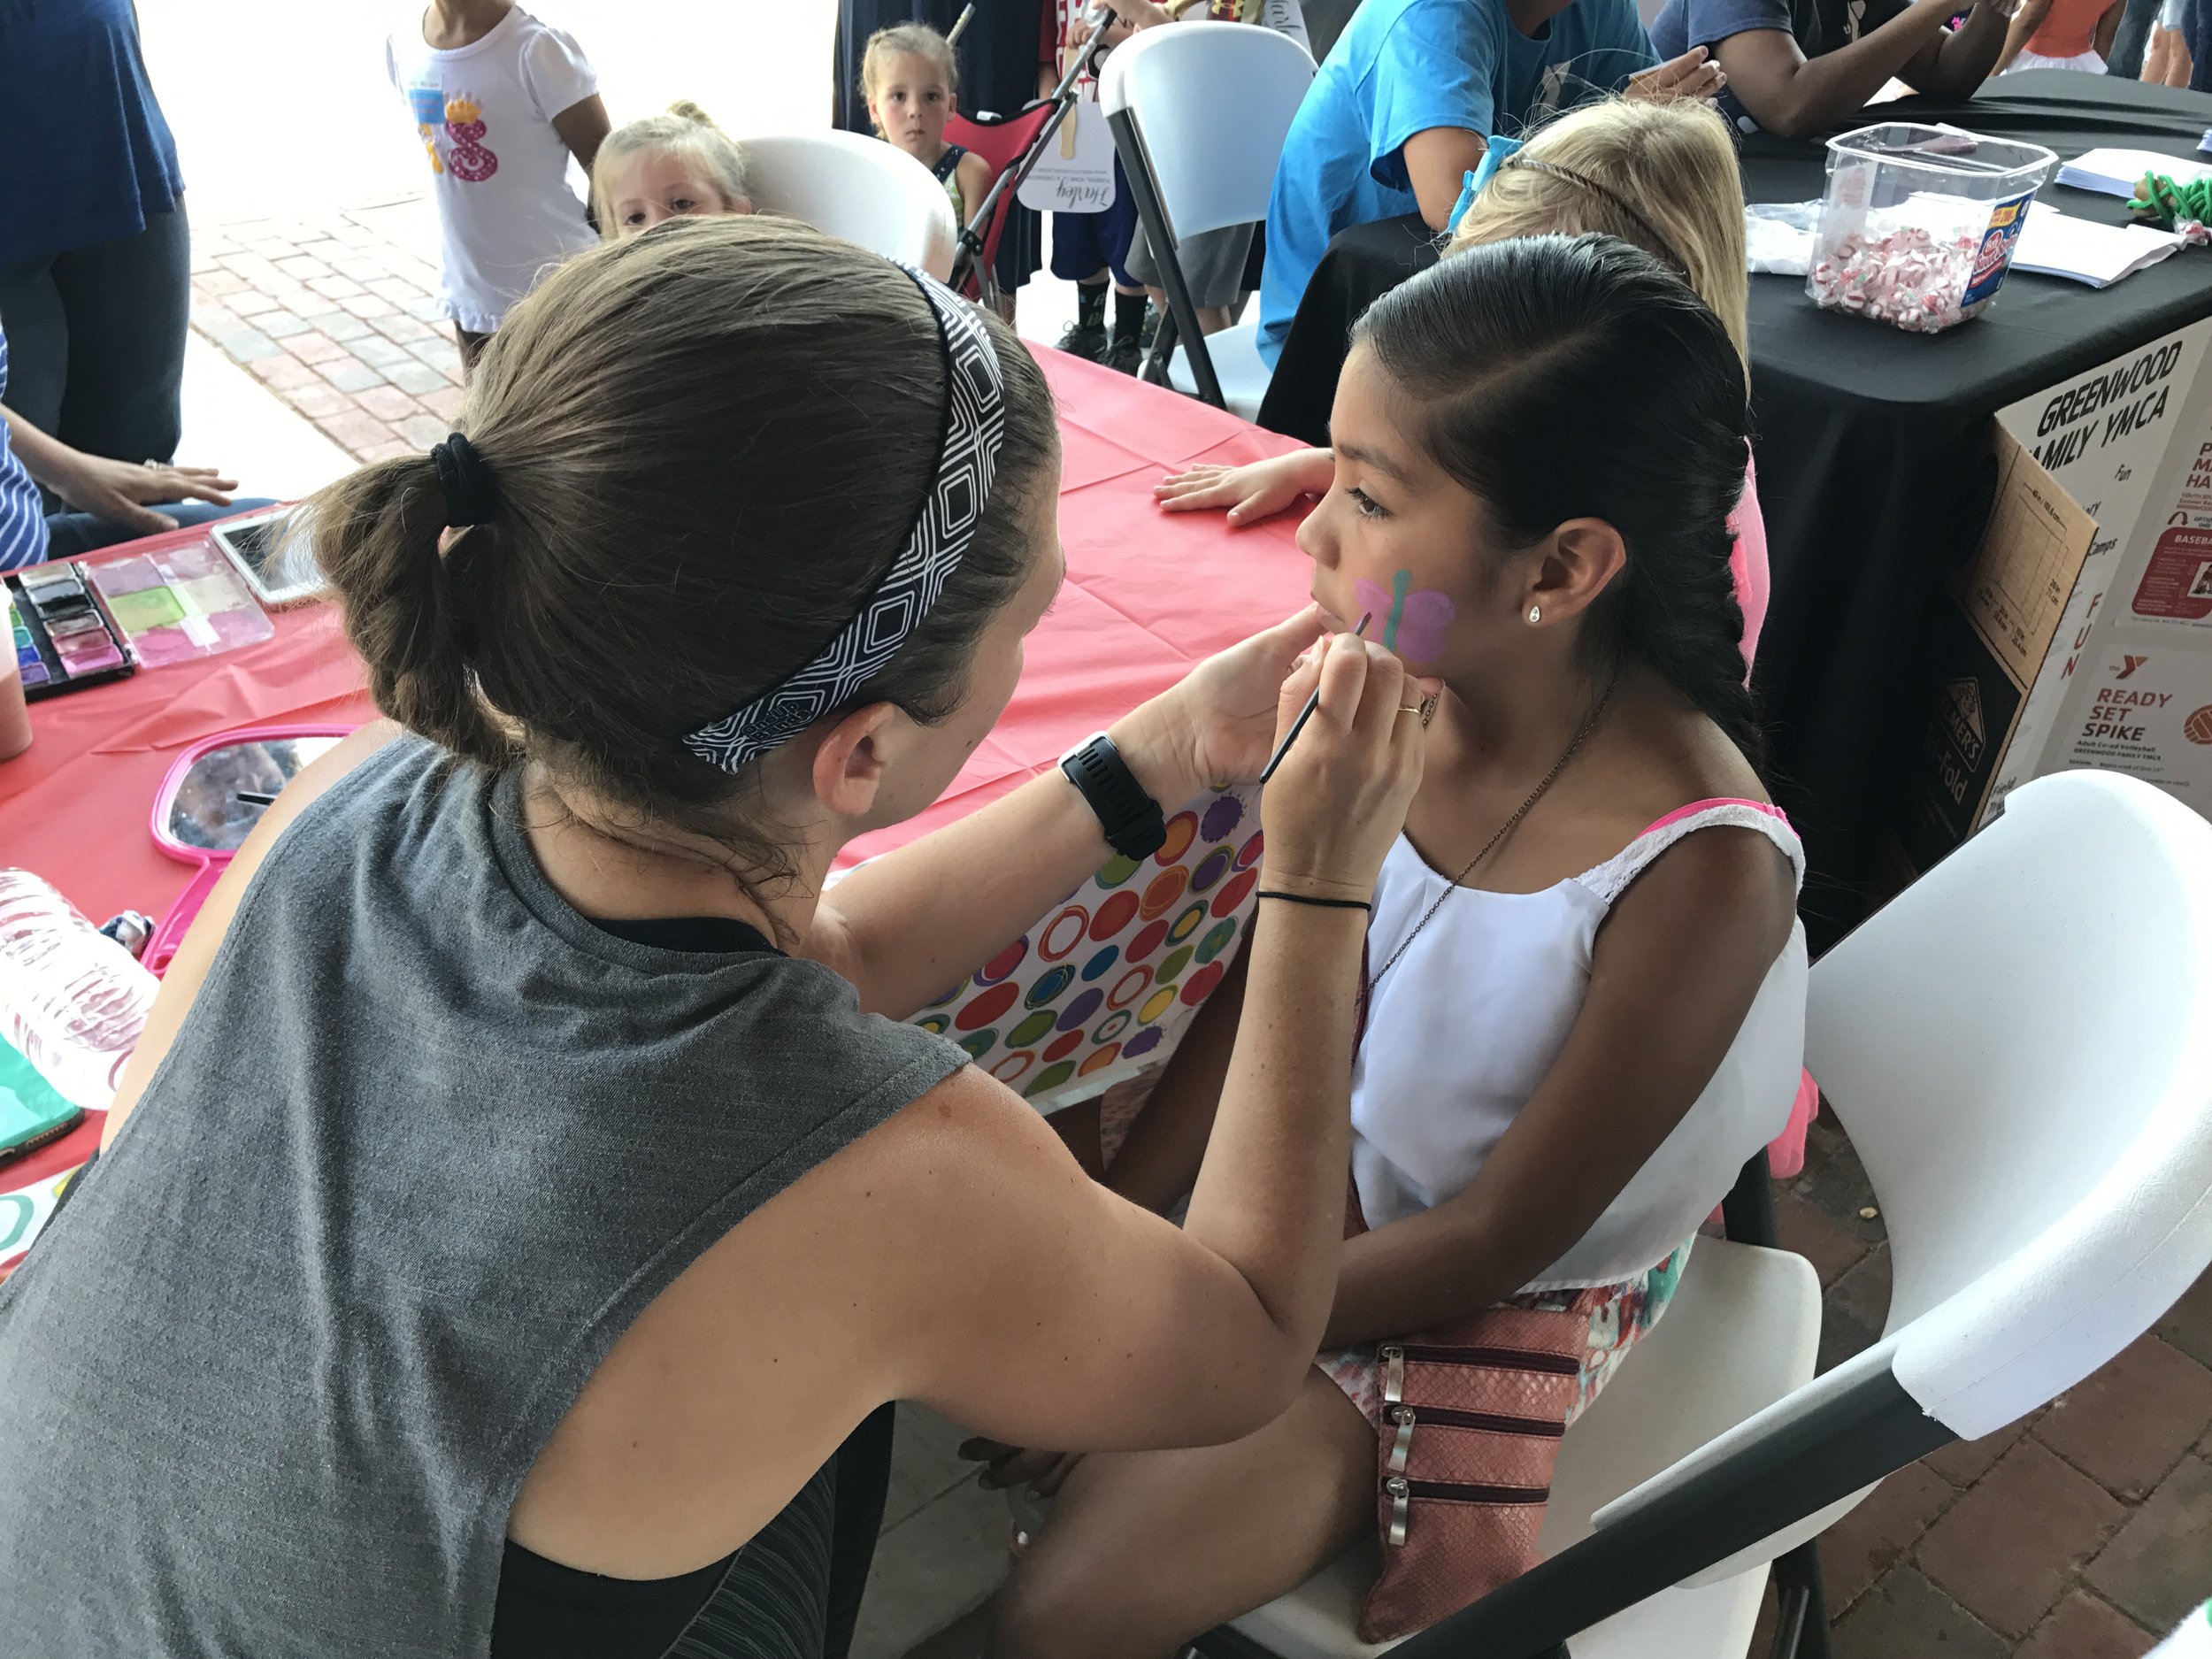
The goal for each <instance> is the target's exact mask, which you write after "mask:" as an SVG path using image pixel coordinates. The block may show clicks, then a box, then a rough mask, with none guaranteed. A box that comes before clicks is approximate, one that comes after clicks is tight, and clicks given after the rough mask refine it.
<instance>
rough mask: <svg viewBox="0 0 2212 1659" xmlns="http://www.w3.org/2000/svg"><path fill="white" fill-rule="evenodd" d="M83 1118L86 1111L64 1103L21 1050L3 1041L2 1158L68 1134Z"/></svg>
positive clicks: (0, 1040)
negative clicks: (71, 1127)
mask: <svg viewBox="0 0 2212 1659" xmlns="http://www.w3.org/2000/svg"><path fill="white" fill-rule="evenodd" d="M83 1116H84V1108H82V1107H81V1106H79V1105H77V1104H76V1103H74V1102H71V1101H66V1100H64V1099H63V1098H62V1096H61V1093H60V1091H59V1090H58V1089H57V1088H55V1087H54V1086H53V1085H52V1084H51V1083H49V1082H48V1081H47V1080H46V1079H44V1078H43V1077H42V1076H40V1075H39V1072H38V1070H37V1068H36V1067H35V1066H34V1065H32V1064H31V1063H30V1061H28V1060H27V1059H26V1058H25V1057H24V1056H23V1054H22V1051H21V1050H19V1048H16V1047H15V1045H14V1044H12V1043H11V1042H9V1041H6V1040H5V1039H4V1038H0V1158H8V1157H12V1156H15V1155H16V1154H17V1153H19V1152H28V1151H29V1150H30V1149H31V1148H33V1147H35V1146H42V1145H43V1144H44V1143H45V1142H47V1141H51V1140H53V1139H54V1138H55V1137H56V1136H58V1135H62V1134H65V1133H68V1131H69V1128H70V1125H73V1124H74V1123H75V1122H76V1121H77V1119H79V1118H81V1117H83Z"/></svg>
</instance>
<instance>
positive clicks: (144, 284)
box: [0, 197, 192, 462]
mask: <svg viewBox="0 0 2212 1659" xmlns="http://www.w3.org/2000/svg"><path fill="white" fill-rule="evenodd" d="M191 316H192V236H191V229H190V227H189V226H188V223H187V222H186V219H185V216H184V202H183V200H182V198H181V197H180V198H179V200H178V202H177V204H176V206H175V207H174V208H173V209H172V210H171V211H168V212H166V213H150V214H148V215H147V216H146V228H145V229H144V230H142V231H141V232H139V233H138V234H136V235H135V236H126V237H123V238H122V239H121V240H119V241H117V242H101V243H98V244H97V245H96V246H94V247H90V248H75V249H72V250H70V251H69V252H67V253H60V254H54V255H51V256H50V257H46V258H42V259H34V260H31V261H28V262H27V263H25V264H21V265H0V329H4V330H5V331H6V333H7V336H8V387H7V391H6V393H5V395H4V396H0V403H6V404H7V406H8V407H9V408H10V409H12V410H13V411H15V412H16V413H17V414H19V415H20V416H22V417H23V419H26V420H27V421H29V422H30V423H31V425H33V426H36V427H37V428H38V429H39V430H40V431H41V432H43V433H45V434H48V435H49V436H51V437H55V438H58V439H60V440H61V441H62V442H64V443H65V444H68V445H69V446H70V447H71V448H73V449H82V450H83V451H84V452H85V453H86V454H88V455H99V456H105V457H108V458H109V459H110V460H114V461H164V462H166V461H170V460H173V459H174V458H175V456H176V452H177V440H178V437H179V436H180V434H181V433H182V431H183V424H184V415H183V403H182V392H183V385H184V341H185V333H186V330H187V329H188V327H189V326H190V323H191Z"/></svg>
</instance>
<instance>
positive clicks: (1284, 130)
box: [1098, 23, 1313, 420]
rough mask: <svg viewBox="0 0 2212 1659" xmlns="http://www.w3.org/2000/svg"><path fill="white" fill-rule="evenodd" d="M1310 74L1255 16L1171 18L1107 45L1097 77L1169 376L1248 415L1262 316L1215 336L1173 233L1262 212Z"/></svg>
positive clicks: (1253, 218)
mask: <svg viewBox="0 0 2212 1659" xmlns="http://www.w3.org/2000/svg"><path fill="white" fill-rule="evenodd" d="M1312 81H1313V59H1312V58H1310V57H1309V56H1308V55H1307V53H1306V50H1305V49H1304V48H1303V47H1302V46H1300V45H1299V44H1298V42H1295V41H1294V40H1292V39H1290V38H1289V36H1287V35H1278V34H1277V33H1275V31H1274V30H1272V29H1270V28H1265V27H1261V26H1259V25H1257V24H1252V23H1175V24H1170V25H1167V26H1164V27H1159V28H1151V29H1145V30H1143V31H1141V32H1140V33H1139V34H1137V35H1133V36H1131V37H1130V38H1129V39H1128V40H1126V41H1125V42H1122V43H1121V44H1120V45H1119V46H1117V47H1116V48H1114V50H1113V51H1112V52H1111V53H1110V54H1109V56H1108V57H1107V59H1106V71H1105V73H1104V74H1103V75H1102V76H1101V77H1100V79H1099V84H1098V96H1099V104H1100V106H1101V107H1102V109H1103V110H1104V111H1106V125H1107V126H1108V127H1110V129H1111V130H1112V132H1113V134H1114V149H1115V150H1116V151H1117V152H1118V154H1119V156H1120V157H1121V167H1122V172H1123V173H1124V174H1125V176H1126V177H1127V179H1128V180H1129V188H1130V190H1131V192H1132V193H1133V195H1134V196H1135V197H1136V204H1137V217H1138V219H1140V220H1141V222H1142V223H1143V226H1144V234H1145V240H1146V241H1147V242H1149V243H1150V244H1151V248H1152V253H1153V257H1155V258H1156V259H1157V260H1158V261H1159V266H1160V286H1161V288H1164V289H1165V290H1166V293H1167V303H1168V317H1167V321H1166V322H1165V323H1163V324H1162V326H1161V334H1162V337H1163V338H1164V339H1165V338H1168V337H1169V334H1168V329H1169V325H1172V326H1173V331H1174V335H1176V336H1179V337H1180V340H1181V342H1182V343H1181V344H1179V345H1177V346H1176V347H1175V348H1174V353H1175V354H1174V357H1173V358H1172V360H1171V364H1170V366H1169V370H1168V380H1169V384H1170V385H1171V386H1173V387H1174V388H1175V389H1176V390H1177V391H1179V392H1187V393H1189V394H1191V395H1192V396H1196V397H1202V398H1204V399H1205V400H1206V402H1208V403H1211V404H1213V405H1214V406H1215V407H1216V408H1217V409H1228V410H1232V411H1234V412H1235V413H1237V414H1240V415H1242V416H1243V417H1244V418H1245V419H1247V420H1250V419H1254V418H1255V417H1256V416H1257V415H1258V414H1259V412H1260V400H1261V399H1262V398H1263V397H1265V396H1267V382H1268V380H1269V377H1270V376H1271V373H1273V371H1271V369H1270V368H1269V367H1268V365H1267V364H1266V362H1265V361H1264V360H1263V358H1262V357H1260V352H1259V332H1260V331H1259V323H1258V322H1257V320H1254V321H1252V322H1249V323H1239V324H1237V325H1236V326H1233V327H1231V328H1226V329H1224V330H1223V331H1222V332H1221V333H1219V334H1206V333H1204V332H1203V331H1202V330H1201V329H1200V327H1199V326H1198V311H1197V308H1196V307H1195V306H1194V305H1193V304H1192V303H1191V296H1190V285H1189V284H1188V283H1187V281H1185V280H1184V278H1183V267H1182V264H1181V262H1180V261H1179V259H1178V258H1177V257H1176V251H1175V250H1176V242H1177V239H1178V238H1179V237H1183V236H1195V235H1197V234H1200V233H1201V232H1202V231H1209V230H1224V229H1226V228H1228V227H1231V226H1234V225H1250V224H1254V223H1257V222H1261V221H1263V220H1265V219H1266V218H1267V200H1268V196H1269V195H1270V194H1271V192H1272V190H1273V189H1274V188H1275V163H1276V160H1277V158H1278V157H1280V156H1281V154H1282V149H1283V141H1284V139H1285V138H1286V137H1287V136H1288V135H1289V133H1290V123H1291V119H1292V118H1293V117H1294V116H1295V115H1296V114H1297V113H1298V105H1299V104H1300V103H1301V102H1302V100H1303V99H1304V97H1305V96H1306V88H1307V87H1308V86H1310V84H1311V83H1312Z"/></svg>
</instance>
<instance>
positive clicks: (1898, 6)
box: [1651, 0, 1909, 133]
mask: <svg viewBox="0 0 2212 1659" xmlns="http://www.w3.org/2000/svg"><path fill="white" fill-rule="evenodd" d="M1907 4H1909V0H1797V3H1796V4H1792V0H1667V3H1666V4H1665V5H1663V6H1662V7H1661V8H1660V10H1659V15H1658V16H1657V17H1655V18H1654V19H1652V20H1651V43H1652V46H1653V48H1654V49H1655V50H1656V51H1657V52H1658V54H1659V56H1660V57H1661V58H1679V57H1681V56H1682V54H1683V53H1684V52H1686V51H1689V50H1692V49H1694V48H1695V47H1699V46H1705V47H1710V48H1712V49H1714V50H1718V49H1719V46H1720V43H1721V42H1723V41H1724V40H1726V39H1727V38H1728V37H1729V36H1730V35H1743V34H1747V33H1749V32H1750V31H1751V30H1753V29H1779V30H1781V31H1782V33H1784V34H1785V35H1795V36H1796V37H1797V50H1799V51H1801V52H1802V53H1804V54H1805V56H1806V57H1808V58H1818V57H1820V56H1822V55H1823V54H1824V53H1827V52H1832V51H1834V50H1836V49H1837V48H1839V47H1842V46H1848V45H1849V44H1850V43H1851V42H1853V41H1855V40H1857V39H1858V38H1859V36H1860V35H1865V34H1868V33H1870V32H1871V31H1872V30H1875V29H1878V28H1879V27H1882V25H1883V24H1885V23H1886V22H1888V21H1889V20H1890V19H1892V18H1893V17H1895V16H1897V15H1898V14H1899V13H1900V12H1903V11H1904V10H1905V7H1906V5H1907ZM1717 102H1718V103H1719V104H1720V112H1721V114H1722V115H1723V116H1724V117H1726V118H1727V120H1728V124H1729V125H1730V126H1731V127H1734V128H1735V129H1736V130H1737V131H1738V132H1740V133H1755V132H1757V131H1759V130H1760V128H1759V123H1758V122H1757V121H1756V120H1755V119H1753V118H1752V115H1751V112H1750V111H1748V110H1747V109H1745V108H1744V106H1743V105H1742V104H1740V102H1738V100H1737V97H1736V94H1735V90H1734V88H1729V87H1724V88H1721V94H1720V97H1719V99H1718V100H1717Z"/></svg>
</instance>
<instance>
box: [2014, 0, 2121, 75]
mask: <svg viewBox="0 0 2212 1659" xmlns="http://www.w3.org/2000/svg"><path fill="white" fill-rule="evenodd" d="M2126 13H2127V0H2020V9H2019V10H2018V11H2016V12H2014V13H2013V14H2012V23H2011V26H2010V27H2009V28H2008V30H2007V32H2006V35H2005V50H2003V51H2002V52H2001V53H1999V54H1998V56H1997V73H1999V74H2001V75H2002V74H2009V73H2012V72H2013V71H2014V70H2016V69H2078V70H2081V71H2084V72H2085V73H2089V74H2093V75H2101V74H2102V73H2104V72H2105V59H2106V58H2109V57H2110V56H2111V55H2112V42H2113V37H2114V36H2115V35H2118V34H2119V32H2120V19H2122V18H2123V17H2124V16H2125V15H2126Z"/></svg>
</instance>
